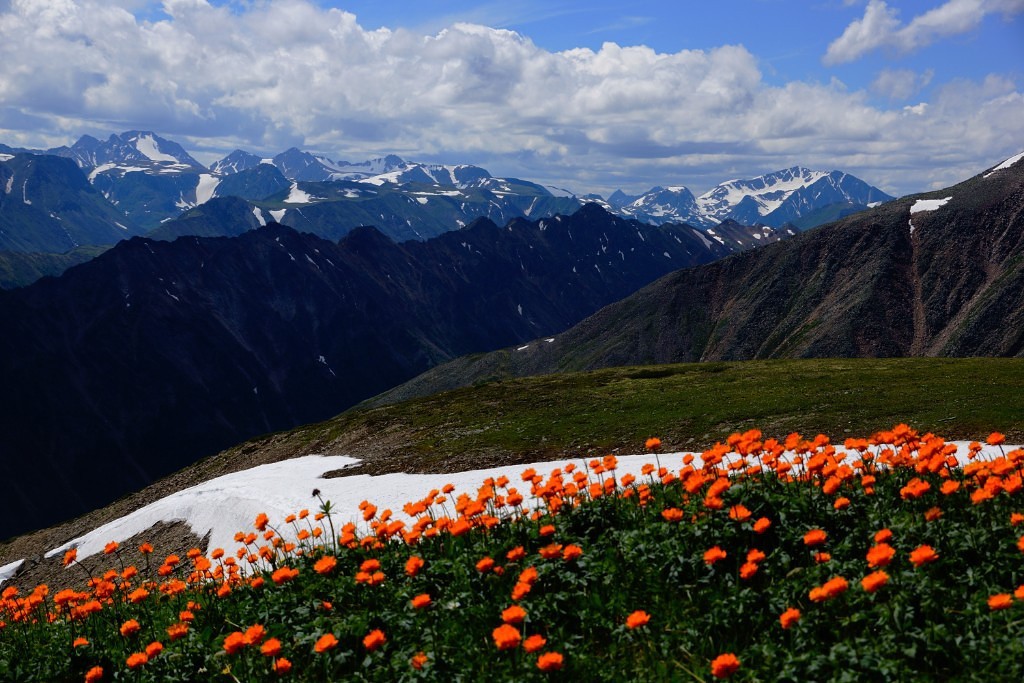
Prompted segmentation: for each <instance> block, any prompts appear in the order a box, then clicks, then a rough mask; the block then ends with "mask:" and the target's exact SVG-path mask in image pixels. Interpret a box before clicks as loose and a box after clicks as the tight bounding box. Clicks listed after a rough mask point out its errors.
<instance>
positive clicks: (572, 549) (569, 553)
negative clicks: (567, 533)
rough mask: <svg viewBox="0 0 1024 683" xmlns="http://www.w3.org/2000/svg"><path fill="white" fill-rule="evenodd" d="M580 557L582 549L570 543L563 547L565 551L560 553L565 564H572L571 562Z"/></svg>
mask: <svg viewBox="0 0 1024 683" xmlns="http://www.w3.org/2000/svg"><path fill="white" fill-rule="evenodd" d="M581 555H583V548H581V547H579V546H578V545H574V544H571V543H570V544H569V545H567V546H565V550H563V551H562V559H564V560H565V561H566V562H572V561H573V560H575V559H577V558H579V557H580V556H581Z"/></svg>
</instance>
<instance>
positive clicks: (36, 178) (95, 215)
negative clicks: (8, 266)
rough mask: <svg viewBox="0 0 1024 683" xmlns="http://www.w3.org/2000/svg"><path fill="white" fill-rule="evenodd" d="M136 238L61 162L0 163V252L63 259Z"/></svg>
mask: <svg viewBox="0 0 1024 683" xmlns="http://www.w3.org/2000/svg"><path fill="white" fill-rule="evenodd" d="M139 234H142V230H141V229H140V227H139V226H137V225H136V224H135V223H134V222H133V221H132V220H131V219H130V218H129V217H126V216H125V215H124V214H122V213H120V212H118V210H117V209H116V208H115V207H113V206H111V204H110V203H109V202H107V201H106V200H105V199H104V198H103V196H102V195H101V194H100V193H99V192H97V191H96V190H95V189H94V188H93V187H92V186H91V185H90V184H89V182H88V180H87V179H86V177H85V175H84V174H83V173H82V172H81V170H79V168H78V167H77V166H76V165H75V164H74V163H72V162H71V161H69V160H67V159H61V158H59V157H56V156H49V155H37V154H24V153H22V154H17V155H14V156H9V157H7V158H6V160H0V251H15V252H52V253H63V252H67V251H70V250H72V249H74V248H76V247H79V246H83V245H100V244H114V243H115V242H117V241H118V240H121V239H124V238H126V237H131V236H133V235H139Z"/></svg>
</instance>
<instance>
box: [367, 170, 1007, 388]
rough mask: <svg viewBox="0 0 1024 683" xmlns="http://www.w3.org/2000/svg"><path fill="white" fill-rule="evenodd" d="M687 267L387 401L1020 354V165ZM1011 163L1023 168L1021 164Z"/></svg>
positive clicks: (460, 363) (447, 368) (465, 361)
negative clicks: (753, 366)
mask: <svg viewBox="0 0 1024 683" xmlns="http://www.w3.org/2000/svg"><path fill="white" fill-rule="evenodd" d="M1015 159H1016V163H1012V164H1011V163H1005V164H1002V165H1001V166H1000V167H998V170H990V171H988V172H986V173H983V174H981V175H978V176H976V177H974V178H971V179H970V180H967V181H966V182H963V183H961V184H959V185H956V186H954V187H951V188H947V189H945V190H940V191H937V192H931V193H927V194H922V195H915V196H911V197H904V198H902V199H899V200H896V201H893V202H889V203H887V204H884V205H882V206H879V207H877V208H875V209H872V210H870V211H866V212H863V213H858V214H856V215H853V216H849V217H847V218H844V219H841V220H840V221H838V222H836V223H832V224H829V225H827V226H824V227H821V228H818V229H815V230H812V231H809V232H806V233H803V234H801V235H798V236H797V237H795V238H793V239H791V240H787V241H786V242H783V243H779V244H772V245H769V246H767V247H765V248H763V249H758V250H755V251H749V252H745V253H742V254H737V255H734V256H731V257H729V258H726V259H722V260H721V261H717V262H715V263H712V264H708V265H705V266H700V267H697V268H692V269H688V270H681V271H678V272H675V273H672V274H670V275H668V276H666V277H664V278H662V279H661V280H658V281H657V282H655V283H653V284H651V285H649V286H648V287H645V288H644V289H642V290H640V291H638V292H637V293H636V294H634V295H632V296H630V297H627V298H626V299H624V300H622V301H620V302H617V303H615V304H612V305H610V306H608V307H606V308H604V309H602V310H601V311H599V312H598V313H596V314H595V315H593V316H591V317H590V318H587V319H586V320H584V321H582V322H581V323H580V324H578V325H576V326H574V327H573V328H572V329H570V330H568V331H566V332H565V333H563V334H560V335H558V336H557V337H556V338H555V341H554V342H552V343H550V344H539V343H536V342H534V343H531V344H529V345H521V347H517V348H515V349H506V350H503V351H499V352H495V353H492V354H484V355H481V356H475V357H470V358H460V359H457V360H456V361H453V362H452V363H449V364H446V365H442V366H439V367H438V368H435V369H434V370H432V371H430V372H428V373H426V374H424V375H423V376H421V377H418V378H416V379H415V380H413V381H412V382H410V383H408V384H407V385H405V386H403V387H399V388H397V389H395V390H394V391H393V392H390V393H389V394H388V395H387V396H385V397H383V398H381V399H380V400H381V401H383V402H387V401H393V400H400V399H404V398H409V397H413V396H422V395H428V394H432V393H435V392H437V391H440V390H444V389H450V388H454V387H458V386H466V385H468V384H471V383H473V382H476V381H481V380H486V379H492V378H496V377H504V376H517V375H531V374H543V373H550V372H557V371H563V370H570V369H571V370H583V369H594V368H601V367H609V366H619V365H633V364H648V363H667V362H682V361H710V360H741V359H753V358H800V357H841V356H847V357H854V356H858V357H893V356H1022V355H1024V161H1022V160H1021V159H1020V158H1019V157H1018V158H1015ZM1011 161H1013V160H1011Z"/></svg>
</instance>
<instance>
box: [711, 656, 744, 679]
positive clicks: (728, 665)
mask: <svg viewBox="0 0 1024 683" xmlns="http://www.w3.org/2000/svg"><path fill="white" fill-rule="evenodd" d="M739 668H740V660H739V659H737V658H736V655H734V654H732V653H731V652H726V653H725V654H722V655H718V656H717V657H715V658H714V659H713V660H712V661H711V675H712V676H714V677H715V678H728V677H729V676H732V675H733V674H734V673H736V671H737V670H739Z"/></svg>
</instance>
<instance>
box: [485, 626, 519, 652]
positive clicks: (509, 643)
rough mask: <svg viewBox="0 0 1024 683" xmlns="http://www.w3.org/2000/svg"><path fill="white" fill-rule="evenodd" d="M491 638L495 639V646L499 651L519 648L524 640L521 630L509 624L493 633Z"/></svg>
mask: <svg viewBox="0 0 1024 683" xmlns="http://www.w3.org/2000/svg"><path fill="white" fill-rule="evenodd" d="M491 637H492V638H494V645H495V646H496V647H497V648H498V649H499V650H511V649H514V648H517V647H519V641H520V640H521V639H522V636H520V635H519V629H517V628H516V627H515V626H510V625H508V624H502V625H501V626H499V627H498V628H496V629H494V630H493V631H491Z"/></svg>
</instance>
